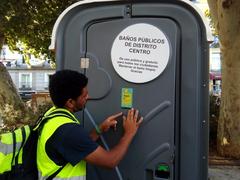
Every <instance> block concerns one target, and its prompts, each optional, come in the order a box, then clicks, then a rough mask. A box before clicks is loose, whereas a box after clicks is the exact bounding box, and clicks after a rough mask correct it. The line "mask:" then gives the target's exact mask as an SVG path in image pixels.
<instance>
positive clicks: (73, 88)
mask: <svg viewBox="0 0 240 180" xmlns="http://www.w3.org/2000/svg"><path fill="white" fill-rule="evenodd" d="M87 83H88V79H87V77H86V76H85V75H83V74H81V73H79V72H77V71H72V70H61V71H57V72H56V73H55V74H53V75H52V76H51V78H50V82H49V92H50V96H51V99H52V101H53V103H54V105H55V106H57V107H60V108H67V109H68V110H70V111H72V112H76V111H79V110H81V109H82V108H83V107H84V105H85V104H86V102H87V99H88V91H87V88H86V86H87Z"/></svg>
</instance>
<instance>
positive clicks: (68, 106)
mask: <svg viewBox="0 0 240 180" xmlns="http://www.w3.org/2000/svg"><path fill="white" fill-rule="evenodd" d="M65 108H66V109H68V110H70V111H71V110H72V109H74V100H73V99H68V100H67V102H66V103H65Z"/></svg>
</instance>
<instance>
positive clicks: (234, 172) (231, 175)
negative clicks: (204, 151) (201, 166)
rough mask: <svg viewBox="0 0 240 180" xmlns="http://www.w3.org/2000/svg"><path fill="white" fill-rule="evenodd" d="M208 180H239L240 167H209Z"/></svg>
mask: <svg viewBox="0 0 240 180" xmlns="http://www.w3.org/2000/svg"><path fill="white" fill-rule="evenodd" d="M208 178H209V180H240V166H222V165H211V166H209V170H208Z"/></svg>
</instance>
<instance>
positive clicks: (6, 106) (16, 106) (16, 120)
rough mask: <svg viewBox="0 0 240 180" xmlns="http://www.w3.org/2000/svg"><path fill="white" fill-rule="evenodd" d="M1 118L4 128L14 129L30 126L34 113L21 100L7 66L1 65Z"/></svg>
mask: <svg viewBox="0 0 240 180" xmlns="http://www.w3.org/2000/svg"><path fill="white" fill-rule="evenodd" d="M0 77H1V79H0V87H1V88H0V118H1V120H2V121H3V126H4V128H7V129H13V128H15V127H18V126H21V125H23V124H28V123H30V122H31V119H32V118H33V113H32V112H31V111H30V110H29V109H28V108H27V107H26V105H25V103H24V102H23V101H22V100H21V98H20V96H19V94H18V93H17V91H16V88H15V86H14V84H13V82H12V79H11V76H10V75H9V73H8V71H7V69H6V68H5V66H4V65H3V64H2V63H0Z"/></svg>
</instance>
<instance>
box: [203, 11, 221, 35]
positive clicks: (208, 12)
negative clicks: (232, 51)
mask: <svg viewBox="0 0 240 180" xmlns="http://www.w3.org/2000/svg"><path fill="white" fill-rule="evenodd" d="M204 14H205V16H206V17H207V18H208V19H209V20H210V23H209V25H210V28H211V30H212V34H213V35H214V36H217V35H218V33H217V30H216V28H215V24H214V22H213V19H212V17H211V13H210V10H209V9H207V10H206V11H205V12H204Z"/></svg>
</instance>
